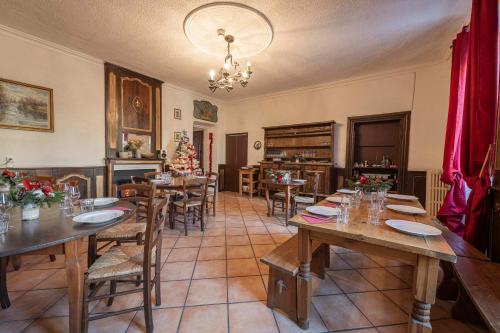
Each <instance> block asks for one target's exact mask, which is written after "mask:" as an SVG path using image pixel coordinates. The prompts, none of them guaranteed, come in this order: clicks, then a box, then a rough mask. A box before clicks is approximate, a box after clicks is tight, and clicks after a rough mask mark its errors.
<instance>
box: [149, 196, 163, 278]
mask: <svg viewBox="0 0 500 333" xmlns="http://www.w3.org/2000/svg"><path fill="white" fill-rule="evenodd" d="M168 201H169V196H168V195H167V196H166V197H164V198H162V199H154V198H151V199H149V201H148V214H147V221H146V234H145V237H144V260H143V265H144V266H143V271H144V272H149V274H151V263H152V253H153V251H155V252H156V258H157V259H160V258H161V246H162V245H161V243H162V231H163V227H164V225H165V220H166V217H167V207H168ZM146 274H147V273H146Z"/></svg>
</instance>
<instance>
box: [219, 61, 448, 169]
mask: <svg viewBox="0 0 500 333" xmlns="http://www.w3.org/2000/svg"><path fill="white" fill-rule="evenodd" d="M449 66H450V64H449V62H442V63H439V64H433V65H428V66H423V67H419V68H416V69H413V70H404V71H399V72H396V73H386V74H381V75H377V76H372V77H366V78H357V79H353V80H346V81H342V82H336V83H335V82H334V83H330V84H325V85H321V86H315V87H306V88H302V89H297V90H293V91H286V92H281V93H276V94H271V95H268V96H260V97H254V98H248V99H243V100H238V101H234V102H231V103H228V104H227V105H226V106H225V113H226V119H225V121H226V123H225V126H224V133H226V134H227V133H234V132H248V145H249V147H248V155H249V156H248V157H249V158H248V162H249V164H254V163H257V162H258V161H260V160H262V157H263V153H264V150H263V149H261V150H258V151H257V150H255V149H254V148H253V143H254V142H255V140H261V141H262V142H263V141H264V138H263V137H264V131H263V130H262V127H263V126H273V125H286V124H296V123H303V122H315V121H322V120H335V121H336V122H337V126H336V134H335V163H337V164H338V166H340V167H343V166H345V154H346V135H347V130H346V124H347V117H349V116H358V115H369V114H379V113H390V112H401V111H411V112H412V113H411V129H410V148H409V169H411V170H417V169H430V168H440V166H441V161H442V153H443V145H444V135H445V128H446V115H447V111H448V92H449V73H450V68H449ZM221 155H222V153H221Z"/></svg>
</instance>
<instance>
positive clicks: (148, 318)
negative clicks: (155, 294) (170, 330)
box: [143, 271, 153, 333]
mask: <svg viewBox="0 0 500 333" xmlns="http://www.w3.org/2000/svg"><path fill="white" fill-rule="evenodd" d="M150 272H151V271H150ZM144 273H145V274H144V284H143V294H144V322H145V323H146V332H148V333H151V332H153V305H152V304H151V273H149V274H148V272H144Z"/></svg>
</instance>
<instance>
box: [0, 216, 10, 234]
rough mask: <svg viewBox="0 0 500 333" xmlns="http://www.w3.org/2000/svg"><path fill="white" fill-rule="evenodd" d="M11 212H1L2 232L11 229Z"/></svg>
mask: <svg viewBox="0 0 500 333" xmlns="http://www.w3.org/2000/svg"><path fill="white" fill-rule="evenodd" d="M9 219H10V216H9V214H0V234H5V233H6V232H7V231H8V230H9Z"/></svg>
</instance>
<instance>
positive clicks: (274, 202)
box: [271, 199, 276, 216]
mask: <svg viewBox="0 0 500 333" xmlns="http://www.w3.org/2000/svg"><path fill="white" fill-rule="evenodd" d="M275 204H276V201H275V200H274V199H273V209H272V212H271V216H274V206H275Z"/></svg>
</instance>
